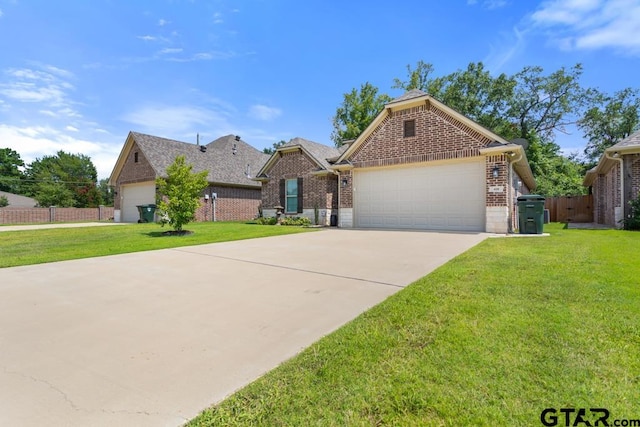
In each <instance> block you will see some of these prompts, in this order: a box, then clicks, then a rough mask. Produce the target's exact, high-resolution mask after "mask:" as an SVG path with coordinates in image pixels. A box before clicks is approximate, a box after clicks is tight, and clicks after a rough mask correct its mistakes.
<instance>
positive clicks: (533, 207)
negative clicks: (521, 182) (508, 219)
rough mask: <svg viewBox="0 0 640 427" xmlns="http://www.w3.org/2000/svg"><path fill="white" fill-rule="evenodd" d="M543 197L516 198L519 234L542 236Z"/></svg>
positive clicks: (529, 195) (531, 195)
mask: <svg viewBox="0 0 640 427" xmlns="http://www.w3.org/2000/svg"><path fill="white" fill-rule="evenodd" d="M543 228H544V197H542V196H539V195H537V194H527V195H526V196H520V197H518V229H519V231H520V234H542V231H543Z"/></svg>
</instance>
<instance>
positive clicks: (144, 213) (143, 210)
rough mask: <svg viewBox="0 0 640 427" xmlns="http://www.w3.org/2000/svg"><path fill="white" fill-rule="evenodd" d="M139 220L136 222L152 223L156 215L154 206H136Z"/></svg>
mask: <svg viewBox="0 0 640 427" xmlns="http://www.w3.org/2000/svg"><path fill="white" fill-rule="evenodd" d="M137 208H138V212H139V213H140V219H139V220H138V222H153V221H154V218H155V215H156V205H137Z"/></svg>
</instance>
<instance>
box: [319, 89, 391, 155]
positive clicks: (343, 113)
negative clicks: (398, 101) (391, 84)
mask: <svg viewBox="0 0 640 427" xmlns="http://www.w3.org/2000/svg"><path fill="white" fill-rule="evenodd" d="M389 101H391V97H390V96H389V95H386V94H379V93H378V88H377V87H375V86H373V85H372V84H371V83H369V82H367V83H365V84H363V85H362V86H361V87H360V89H359V90H358V89H355V88H354V89H352V90H351V92H348V93H345V94H344V98H343V101H342V104H340V106H339V107H338V109H337V111H336V115H335V116H334V117H333V132H331V140H333V142H334V143H335V145H336V146H337V147H339V146H340V145H342V144H343V143H344V141H347V140H350V139H355V138H357V137H358V136H359V135H360V134H361V133H362V132H363V131H364V130H365V129H366V127H367V126H369V124H370V123H371V122H372V121H373V119H375V117H376V116H377V115H378V114H379V113H380V111H382V109H383V108H384V105H385V104H386V103H387V102H389Z"/></svg>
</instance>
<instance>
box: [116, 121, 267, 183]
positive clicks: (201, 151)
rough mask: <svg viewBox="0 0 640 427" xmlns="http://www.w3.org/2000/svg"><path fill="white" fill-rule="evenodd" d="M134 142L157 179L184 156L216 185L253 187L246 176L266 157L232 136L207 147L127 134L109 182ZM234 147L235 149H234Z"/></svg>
mask: <svg viewBox="0 0 640 427" xmlns="http://www.w3.org/2000/svg"><path fill="white" fill-rule="evenodd" d="M134 142H135V143H136V144H137V146H138V148H139V149H140V150H141V151H142V153H143V155H144V156H145V158H146V159H147V161H148V162H149V164H150V165H151V167H152V168H153V170H154V171H155V173H156V176H166V174H167V168H168V167H169V166H170V165H171V164H172V163H173V162H174V161H175V159H176V157H178V156H180V155H183V156H185V160H186V162H187V163H189V164H191V165H193V172H201V171H208V175H207V180H208V181H209V182H211V183H217V184H231V185H242V186H249V187H256V183H255V181H253V180H252V179H251V178H250V177H249V176H248V175H251V174H252V173H255V172H256V171H258V170H259V169H260V168H261V167H262V165H263V164H264V162H265V161H266V160H267V159H268V155H266V154H264V153H262V152H260V151H258V150H257V149H255V148H253V147H252V146H251V145H249V144H247V143H246V142H244V141H242V140H240V139H238V140H236V137H235V136H234V135H227V136H223V137H221V138H218V139H216V140H214V141H212V142H210V143H209V144H207V145H196V144H189V143H186V142H182V141H176V140H173V139H168V138H162V137H158V136H153V135H147V134H143V133H139V132H129V135H128V136H127V140H126V142H125V145H124V147H123V149H122V151H121V153H120V156H119V157H118V161H117V162H116V166H115V167H114V170H113V172H112V174H111V178H110V180H109V182H110V184H111V185H113V184H115V181H116V179H117V177H118V176H119V174H120V171H121V170H122V168H123V167H124V163H125V160H126V158H127V156H128V154H129V152H130V150H131V148H132V147H133V144H134ZM234 146H235V150H234Z"/></svg>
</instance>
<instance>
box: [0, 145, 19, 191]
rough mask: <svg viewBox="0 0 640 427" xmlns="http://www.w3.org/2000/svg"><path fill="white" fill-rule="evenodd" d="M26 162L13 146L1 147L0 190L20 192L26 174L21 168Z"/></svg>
mask: <svg viewBox="0 0 640 427" xmlns="http://www.w3.org/2000/svg"><path fill="white" fill-rule="evenodd" d="M23 166H24V162H23V161H22V159H21V158H20V154H18V153H17V152H16V151H14V150H12V149H11V148H2V149H0V191H7V192H9V193H20V184H21V181H22V179H23V178H24V174H23V173H22V171H21V170H20V168H22V167H23Z"/></svg>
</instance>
